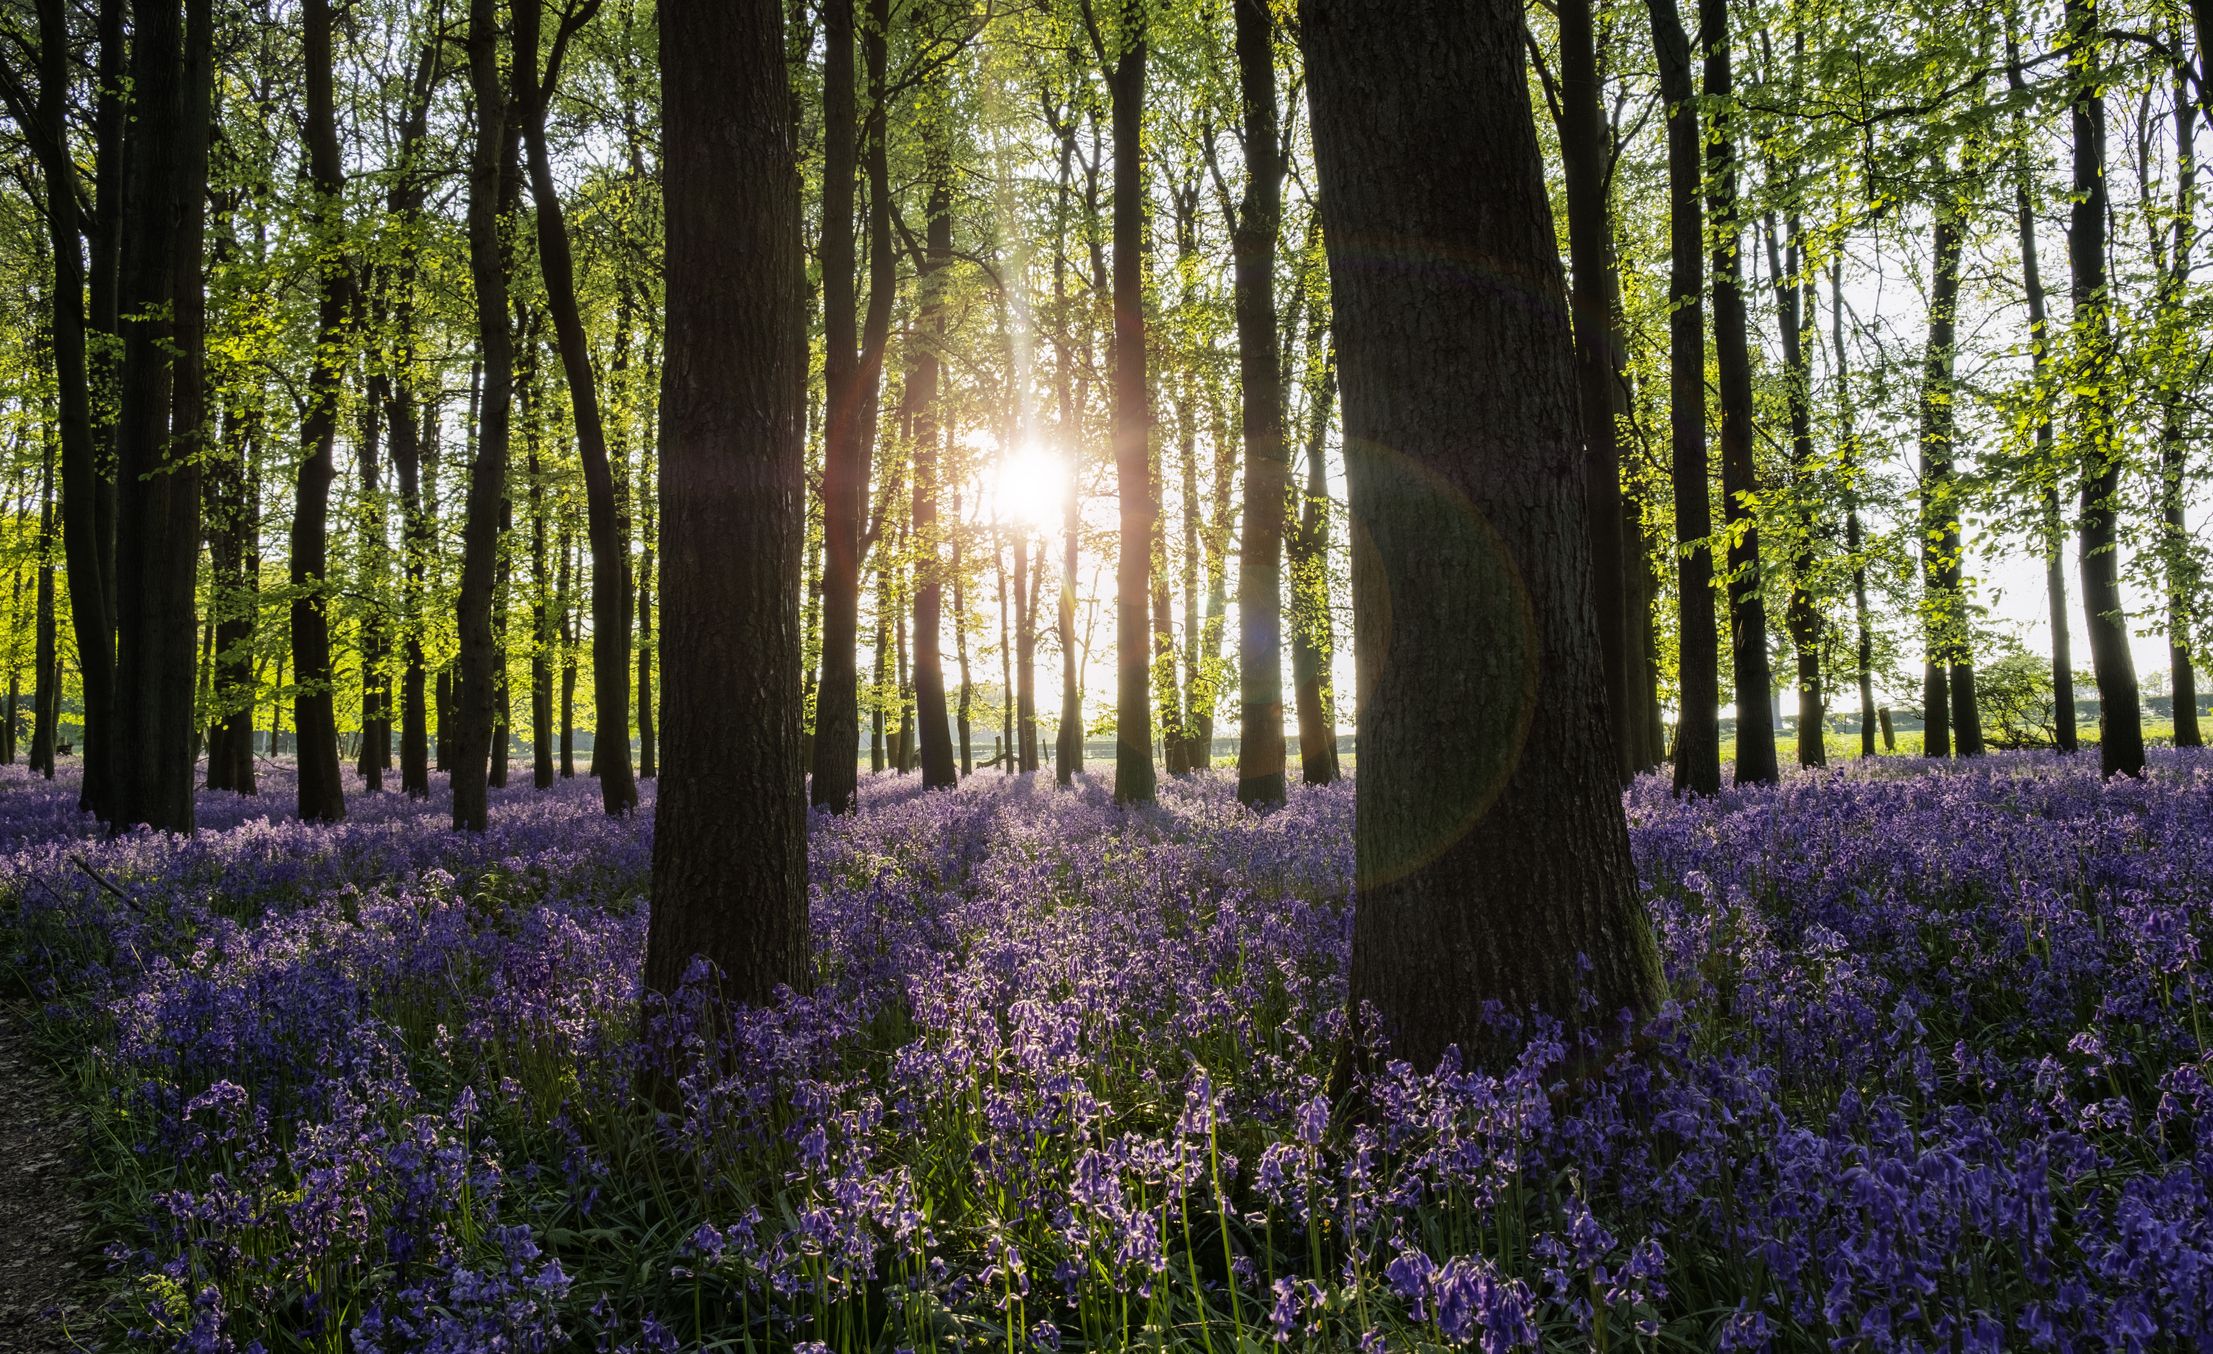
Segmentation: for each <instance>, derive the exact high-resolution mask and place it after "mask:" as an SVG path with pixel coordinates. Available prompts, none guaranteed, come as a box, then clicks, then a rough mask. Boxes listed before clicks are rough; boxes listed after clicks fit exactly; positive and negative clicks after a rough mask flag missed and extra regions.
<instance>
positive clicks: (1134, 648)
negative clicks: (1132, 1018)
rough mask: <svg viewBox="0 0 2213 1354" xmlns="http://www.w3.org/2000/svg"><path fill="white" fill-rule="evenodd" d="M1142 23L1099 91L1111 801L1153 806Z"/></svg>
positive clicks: (1130, 32)
mask: <svg viewBox="0 0 2213 1354" xmlns="http://www.w3.org/2000/svg"><path fill="white" fill-rule="evenodd" d="M1144 22H1145V15H1144V9H1143V8H1142V6H1141V5H1140V4H1138V3H1136V2H1135V0H1131V3H1129V4H1127V6H1126V7H1125V9H1124V11H1123V15H1122V32H1121V33H1120V35H1119V40H1120V43H1121V49H1120V52H1119V53H1118V55H1117V58H1116V60H1115V63H1114V66H1113V68H1112V70H1111V71H1110V72H1109V78H1108V80H1107V88H1108V92H1109V94H1110V96H1111V97H1112V100H1113V104H1114V107H1113V123H1114V469H1115V482H1116V485H1117V493H1118V494H1119V496H1120V499H1121V541H1120V547H1119V549H1120V553H1119V555H1118V557H1117V559H1116V561H1115V569H1114V588H1115V592H1114V608H1115V631H1114V667H1115V684H1114V746H1115V756H1114V798H1115V802H1116V803H1120V804H1150V803H1151V802H1152V800H1153V782H1154V770H1153V701H1152V643H1153V640H1152V635H1151V627H1150V625H1149V617H1148V614H1147V613H1148V612H1149V610H1150V608H1149V607H1148V605H1147V603H1148V601H1149V600H1150V598H1151V591H1152V562H1153V529H1154V524H1155V522H1156V520H1157V518H1158V517H1159V513H1160V505H1159V503H1158V502H1157V501H1156V500H1155V499H1154V497H1153V479H1152V455H1151V446H1152V429H1153V417H1152V404H1151V396H1150V392H1149V390H1148V388H1147V384H1146V379H1145V160H1144V137H1143V131H1144V126H1145V59H1146V33H1145V27H1144Z"/></svg>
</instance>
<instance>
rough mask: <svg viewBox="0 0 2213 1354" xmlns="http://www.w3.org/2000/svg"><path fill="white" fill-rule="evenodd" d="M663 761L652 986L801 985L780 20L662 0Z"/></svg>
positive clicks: (794, 385) (796, 481) (788, 244)
mask: <svg viewBox="0 0 2213 1354" xmlns="http://www.w3.org/2000/svg"><path fill="white" fill-rule="evenodd" d="M661 79H662V119H663V137H664V143H665V147H666V150H665V165H666V168H665V171H664V173H665V176H666V184H667V187H666V190H665V191H666V197H667V214H668V226H667V232H668V247H667V248H668V255H667V257H668V268H669V273H670V275H671V276H673V277H683V278H687V279H691V282H690V283H689V284H688V285H686V286H684V287H680V288H676V289H673V290H672V291H671V292H670V294H669V302H668V320H667V326H668V355H667V359H666V366H665V367H664V369H663V373H662V387H661V389H662V394H661V410H662V418H663V420H664V423H663V438H662V457H661V532H662V539H661V547H662V556H663V560H664V564H663V575H662V583H661V591H662V598H663V601H662V605H663V606H664V607H665V608H666V609H667V610H668V613H669V617H670V620H671V623H670V625H669V626H668V628H667V632H666V636H665V639H664V643H665V645H666V653H665V655H664V657H665V660H666V662H665V669H664V680H665V686H666V690H665V696H664V706H663V711H662V715H663V718H664V720H665V721H666V724H667V729H668V735H669V736H668V754H669V755H668V760H667V764H666V765H665V766H664V767H663V768H662V773H661V793H660V804H659V807H658V809H657V810H656V821H655V824H654V834H653V914H652V921H651V926H650V930H649V932H648V935H647V939H646V963H645V983H646V987H647V988H648V990H650V991H654V992H662V993H666V992H672V991H674V990H675V989H676V987H677V986H678V984H679V983H680V982H681V981H682V980H683V978H684V976H685V972H686V970H687V969H688V968H690V966H691V964H692V961H693V958H694V957H695V956H697V957H700V958H703V959H704V960H706V961H707V962H708V963H709V964H711V965H712V966H713V967H714V968H715V969H717V970H719V972H720V979H721V990H722V992H723V994H724V995H725V996H727V997H728V998H730V999H731V1000H734V1001H739V1002H748V1003H758V1002H766V1001H768V1000H770V999H771V998H773V997H774V996H775V995H776V992H777V990H778V989H779V988H781V987H787V986H788V987H792V988H797V989H805V988H806V987H807V986H808V979H809V973H810V966H809V962H808V950H807V837H806V826H807V800H806V790H805V787H804V786H803V785H802V784H801V783H800V782H801V768H800V760H799V750H800V708H799V668H800V652H799V584H800V547H801V540H802V535H803V529H804V521H805V505H804V499H803V497H802V495H803V494H804V491H805V486H804V483H803V476H802V472H803V467H804V461H805V446H804V437H803V433H802V429H803V427H804V424H805V418H806V414H805V406H806V392H807V385H806V382H807V363H806V333H805V325H806V274H805V272H804V270H803V267H802V262H801V254H800V237H799V183H798V174H797V167H796V160H795V158H794V155H793V150H792V128H791V97H790V93H789V90H788V87H787V75H786V71H785V62H784V36H783V15H782V10H781V7H780V6H778V5H776V4H774V3H769V2H768V0H743V2H742V3H736V4H733V3H730V2H729V0H664V2H663V4H662V6H661Z"/></svg>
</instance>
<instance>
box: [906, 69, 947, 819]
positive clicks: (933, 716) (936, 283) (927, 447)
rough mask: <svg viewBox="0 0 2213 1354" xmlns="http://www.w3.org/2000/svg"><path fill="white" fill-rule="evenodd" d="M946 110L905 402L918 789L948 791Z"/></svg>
mask: <svg viewBox="0 0 2213 1354" xmlns="http://www.w3.org/2000/svg"><path fill="white" fill-rule="evenodd" d="M950 115H951V112H950V109H949V108H945V107H939V108H937V109H936V110H935V111H934V115H933V116H929V117H927V118H926V119H925V120H926V122H927V123H928V125H929V127H930V128H932V129H935V130H934V131H932V132H930V133H929V145H928V149H927V150H926V152H925V157H926V159H927V160H928V165H927V168H926V169H925V173H926V174H927V175H928V177H929V199H928V203H927V205H926V207H925V208H924V210H925V212H926V214H927V217H928V219H927V221H926V222H925V224H924V227H923V233H924V237H925V240H926V244H925V251H926V252H925V254H924V257H923V260H922V273H921V276H920V277H919V278H918V279H917V280H916V282H917V288H918V290H919V291H920V292H921V305H920V308H919V313H918V315H917V317H916V321H915V327H914V333H913V338H912V341H913V342H914V343H915V345H916V346H915V357H914V360H913V363H912V367H911V372H910V375H909V376H908V378H907V379H908V390H907V398H908V404H909V407H910V408H912V409H913V411H914V523H913V526H914V561H915V563H914V703H915V719H916V720H917V722H918V723H919V725H920V728H919V730H918V732H919V735H920V736H919V739H918V742H919V744H920V746H919V749H918V750H919V753H920V757H921V766H922V786H923V788H924V789H927V790H943V789H950V788H952V787H953V786H955V785H958V784H959V783H960V773H959V770H958V769H957V767H956V765H955V763H954V760H953V734H952V730H951V729H950V728H949V727H948V726H947V724H946V716H945V661H944V657H943V654H942V652H941V646H942V644H943V634H942V631H943V628H944V627H943V623H942V622H943V617H944V610H945V565H944V551H943V546H942V541H941V539H940V537H941V535H942V532H941V531H940V529H939V527H938V512H937V504H938V488H939V486H938V479H939V463H940V460H941V458H942V456H943V454H944V441H945V438H944V432H943V429H942V426H941V425H942V420H941V419H940V417H939V408H938V381H939V366H940V357H939V354H940V353H941V352H942V351H943V349H944V346H945V283H946V276H945V275H946V272H947V271H948V270H949V269H950V268H951V267H952V263H953V184H952V176H953V162H952V155H953V152H952V147H951V145H950V144H949V143H948V139H949V138H950V136H951V131H952V129H951V128H950V127H949V126H947V125H946V120H947V118H949V117H950Z"/></svg>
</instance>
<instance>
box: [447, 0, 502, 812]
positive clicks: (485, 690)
mask: <svg viewBox="0 0 2213 1354" xmlns="http://www.w3.org/2000/svg"><path fill="white" fill-rule="evenodd" d="M497 14H498V6H497V0H469V35H468V50H469V88H470V91H471V94H472V96H473V99H474V102H475V104H476V136H475V141H474V144H473V146H472V148H471V155H470V162H469V208H468V215H469V276H470V277H471V279H472V280H473V281H474V283H475V291H476V339H477V351H478V354H479V362H478V385H477V390H476V391H475V392H474V398H473V399H472V401H471V403H472V405H474V406H475V408H474V412H475V414H476V454H475V456H474V457H473V458H472V461H471V464H470V467H469V493H468V505H467V508H466V516H465V518H464V520H463V525H462V535H461V589H460V597H459V601H458V606H457V608H456V615H457V619H458V622H459V629H460V650H461V652H460V658H459V662H458V663H457V664H456V666H455V671H454V682H453V714H454V721H453V722H454V739H453V769H452V780H453V825H454V827H455V828H456V829H457V830H460V831H467V832H482V831H484V829H485V827H486V825H487V821H488V814H489V806H488V805H487V803H486V800H485V790H486V788H487V785H488V784H489V774H488V772H489V768H488V761H489V758H490V757H491V754H492V739H493V735H494V731H495V728H496V727H497V726H498V724H499V723H500V722H501V721H499V720H497V719H496V718H495V710H494V702H495V701H496V700H497V699H498V698H499V695H500V692H501V688H502V685H503V684H502V683H501V681H500V680H499V673H498V672H497V671H496V670H495V664H496V661H497V656H498V645H497V642H496V638H495V636H494V635H493V633H492V591H493V585H494V582H495V574H496V573H497V563H498V556H499V537H500V506H501V504H502V503H503V502H504V500H505V498H506V495H507V455H508V441H509V432H510V411H509V407H508V406H509V402H510V397H511V395H512V393H513V385H514V370H515V367H514V364H515V353H514V338H513V335H512V333H511V332H510V330H509V326H508V314H507V309H508V307H507V260H506V258H505V251H504V250H503V249H502V248H501V245H500V216H501V209H502V206H503V204H504V203H505V201H506V199H507V195H508V189H507V188H506V186H505V185H504V183H503V179H504V178H505V176H506V174H507V172H508V163H507V161H508V157H507V143H508V129H507V93H506V90H505V89H504V88H503V86H502V83H501V80H500V69H499V28H498V17H497Z"/></svg>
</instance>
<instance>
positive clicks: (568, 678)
mask: <svg viewBox="0 0 2213 1354" xmlns="http://www.w3.org/2000/svg"><path fill="white" fill-rule="evenodd" d="M559 548H560V551H561V565H560V577H559V582H558V584H557V585H556V587H557V593H556V596H557V599H558V605H559V606H560V608H561V621H560V630H559V633H558V635H557V636H556V637H557V638H558V639H559V641H560V654H561V779H563V780H573V779H575V777H576V624H577V618H576V573H577V569H576V538H575V537H574V536H573V535H571V534H570V533H569V531H568V530H567V528H566V527H564V528H563V529H562V532H561V542H560V547H559ZM625 600H626V601H627V599H625ZM625 676H626V677H627V676H628V674H625ZM624 685H625V686H628V682H627V681H625V683H624Z"/></svg>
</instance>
